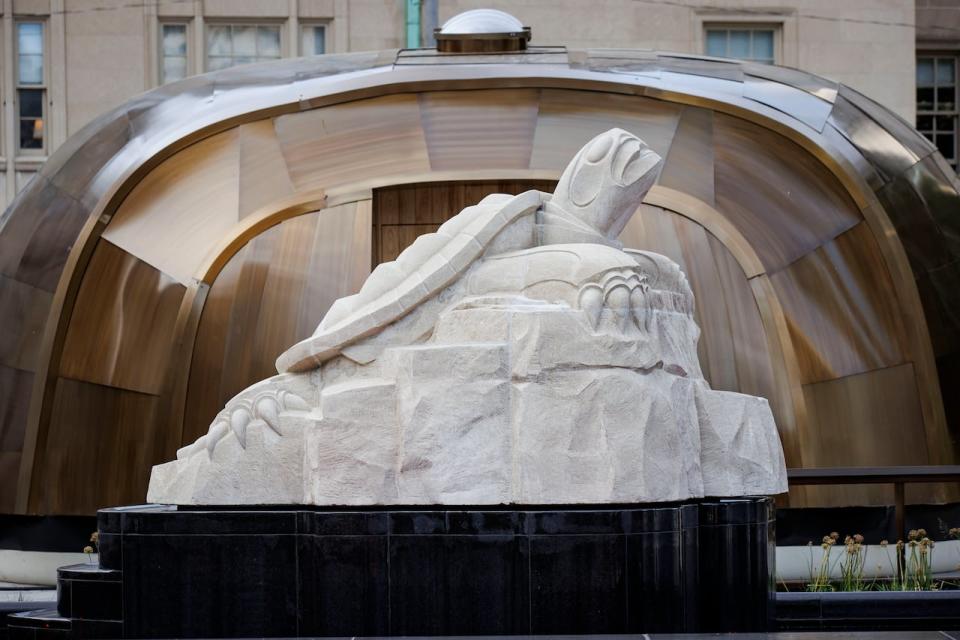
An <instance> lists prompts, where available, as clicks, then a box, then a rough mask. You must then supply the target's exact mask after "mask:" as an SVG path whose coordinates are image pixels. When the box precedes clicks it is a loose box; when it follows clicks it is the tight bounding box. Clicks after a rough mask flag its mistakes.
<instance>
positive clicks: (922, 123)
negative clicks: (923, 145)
mask: <svg viewBox="0 0 960 640" xmlns="http://www.w3.org/2000/svg"><path fill="white" fill-rule="evenodd" d="M917 129H919V130H920V131H932V130H933V116H917Z"/></svg>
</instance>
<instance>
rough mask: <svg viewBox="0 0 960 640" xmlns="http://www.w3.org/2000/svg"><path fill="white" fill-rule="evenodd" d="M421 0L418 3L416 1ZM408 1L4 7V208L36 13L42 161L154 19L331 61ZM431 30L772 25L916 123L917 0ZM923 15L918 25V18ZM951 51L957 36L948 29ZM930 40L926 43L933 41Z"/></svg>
mask: <svg viewBox="0 0 960 640" xmlns="http://www.w3.org/2000/svg"><path fill="white" fill-rule="evenodd" d="M425 3H427V2H426V0H425ZM917 3H918V4H917V7H916V19H917V21H918V22H919V23H920V24H921V28H923V27H924V25H926V32H934V35H941V36H942V35H943V30H942V29H941V30H940V33H939V34H937V33H936V31H937V29H936V26H937V25H938V24H943V23H944V21H950V20H952V21H953V22H952V23H953V24H954V25H956V26H957V27H958V28H960V10H958V5H957V3H956V0H917ZM404 4H405V3H404V1H403V0H141V1H139V2H129V0H0V11H2V12H3V24H4V30H3V32H0V46H2V51H0V54H2V55H0V60H3V59H4V58H7V59H8V61H5V62H4V64H3V65H2V74H3V77H4V81H3V86H2V88H0V96H2V97H4V117H3V131H2V135H0V140H2V143H3V148H2V151H0V174H2V175H3V176H6V177H5V178H4V180H5V182H4V184H3V189H2V190H0V193H2V194H4V197H3V198H0V199H2V203H0V204H3V205H4V206H5V205H6V204H7V202H9V200H10V199H11V198H12V196H13V194H14V193H15V191H16V190H17V188H18V187H19V186H20V185H22V184H23V183H24V181H25V178H24V176H26V177H29V175H31V174H32V172H33V171H35V169H36V166H37V164H38V163H39V162H40V161H42V159H43V158H42V157H37V156H34V157H30V158H19V157H18V153H17V151H16V148H15V145H14V143H13V138H14V134H15V111H14V109H15V105H14V103H13V102H12V101H11V100H7V99H6V96H8V95H12V94H13V93H14V87H13V84H12V82H13V80H12V77H11V76H12V74H13V65H12V63H11V61H9V58H12V52H13V48H12V40H13V38H12V35H13V33H14V32H13V25H14V24H15V20H16V19H17V18H18V17H24V16H31V15H33V16H38V17H40V18H42V19H43V20H44V21H45V24H46V36H47V54H48V55H47V68H48V72H47V75H48V100H49V105H48V113H47V117H46V121H45V123H44V126H45V130H46V135H47V136H48V143H47V152H52V151H53V150H55V148H56V147H57V146H58V145H59V144H62V142H63V141H64V140H65V139H66V138H67V137H68V136H69V135H72V134H73V133H76V132H77V131H78V130H79V129H80V128H82V127H83V126H84V125H85V124H86V123H88V122H89V121H90V120H92V119H93V118H95V117H96V116H97V115H98V114H100V113H103V112H105V111H107V110H109V109H111V108H112V107H114V106H116V105H118V104H120V103H122V102H123V101H125V100H127V99H129V98H130V97H132V96H134V95H136V94H138V93H140V92H143V91H145V90H148V89H150V88H152V87H155V86H157V84H158V81H159V72H158V66H159V61H158V54H157V50H158V47H159V43H158V33H159V25H160V23H161V22H162V21H170V20H175V21H181V22H184V23H186V24H187V25H188V39H189V42H190V49H191V52H190V60H189V69H190V71H191V72H192V73H202V72H203V71H204V30H205V25H206V24H209V22H211V21H224V20H232V19H236V20H239V21H251V22H254V21H266V22H271V23H276V24H280V25H282V47H283V53H284V55H285V56H294V55H298V43H299V33H300V26H301V25H303V24H309V23H318V22H319V23H326V24H327V25H328V29H327V48H328V51H331V52H343V51H362V50H377V49H388V48H399V47H402V46H404V44H405V41H404V33H405V31H404ZM436 4H437V6H438V17H439V23H440V24H442V23H443V21H444V20H446V19H447V18H449V17H451V16H452V15H454V14H456V13H458V12H460V11H464V10H466V9H472V8H478V7H492V8H500V9H504V10H506V11H509V12H511V13H513V14H514V15H516V16H517V17H518V18H520V20H522V21H523V22H524V24H527V25H529V26H531V27H532V28H533V34H534V43H536V44H565V45H567V46H569V47H572V48H588V47H631V48H649V49H661V50H670V51H679V52H688V53H702V52H703V51H704V42H703V33H704V26H705V25H707V24H711V23H718V24H720V23H742V22H752V23H756V24H762V25H772V26H774V27H775V28H776V29H777V32H778V38H777V40H778V41H777V60H778V62H779V63H781V64H785V65H788V66H794V67H799V68H801V69H805V70H808V71H811V72H813V73H817V74H821V75H824V76H827V77H829V78H833V79H836V80H839V81H841V82H844V83H846V84H849V85H850V86H852V87H854V88H856V89H859V90H860V91H862V92H864V93H865V94H867V95H869V96H871V97H873V98H874V99H876V100H878V101H879V102H881V103H883V104H885V105H887V106H888V107H890V108H892V109H893V110H895V111H896V112H897V113H899V114H900V115H901V116H903V117H904V118H905V119H906V120H908V121H910V122H912V121H913V118H914V93H915V92H914V73H915V71H914V66H915V43H914V38H915V30H914V28H913V27H912V25H913V23H914V19H915V8H914V2H913V0H781V1H780V2H779V3H772V2H770V0H669V2H667V1H664V0H591V1H589V2H584V1H583V0H436ZM924 20H926V22H924ZM951 33H952V35H953V38H954V43H953V45H951V46H956V40H957V34H956V32H951ZM931 39H935V38H931Z"/></svg>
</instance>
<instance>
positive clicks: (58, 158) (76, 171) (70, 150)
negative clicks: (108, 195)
mask: <svg viewBox="0 0 960 640" xmlns="http://www.w3.org/2000/svg"><path fill="white" fill-rule="evenodd" d="M130 138H131V133H130V122H129V120H128V119H127V116H126V114H125V113H122V112H119V113H118V112H117V111H110V112H107V113H105V114H103V115H101V116H99V117H97V118H96V119H94V121H93V122H91V123H89V124H87V125H86V126H85V127H84V128H83V129H81V130H80V131H79V132H77V133H76V134H74V135H72V136H70V137H69V138H67V140H66V141H65V142H64V143H63V144H62V145H61V146H60V147H58V148H57V153H55V154H53V156H51V158H50V159H49V160H47V161H46V162H44V163H43V167H42V168H41V169H40V175H42V176H44V177H45V178H47V179H49V181H50V183H51V184H54V185H56V186H57V187H58V188H59V189H61V190H62V191H63V192H65V193H69V194H72V195H73V196H74V197H75V198H77V199H79V200H81V201H83V202H84V203H85V204H86V206H87V207H89V208H90V209H93V208H94V207H95V206H96V203H97V201H98V200H99V196H101V195H102V191H101V190H98V189H94V188H91V187H92V185H93V184H94V182H95V180H96V179H97V177H98V174H100V173H101V172H104V171H105V172H106V173H107V174H110V173H111V172H110V168H109V167H108V166H107V165H108V162H107V161H108V159H110V158H112V157H114V156H116V155H118V154H120V153H121V152H122V150H123V149H124V147H125V146H126V145H127V144H129V143H130ZM112 177H115V176H112Z"/></svg>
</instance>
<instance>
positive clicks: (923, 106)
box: [917, 88, 933, 111]
mask: <svg viewBox="0 0 960 640" xmlns="http://www.w3.org/2000/svg"><path fill="white" fill-rule="evenodd" d="M917 110H918V111H933V89H931V88H921V89H917Z"/></svg>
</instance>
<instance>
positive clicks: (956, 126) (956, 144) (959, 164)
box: [914, 50, 960, 173]
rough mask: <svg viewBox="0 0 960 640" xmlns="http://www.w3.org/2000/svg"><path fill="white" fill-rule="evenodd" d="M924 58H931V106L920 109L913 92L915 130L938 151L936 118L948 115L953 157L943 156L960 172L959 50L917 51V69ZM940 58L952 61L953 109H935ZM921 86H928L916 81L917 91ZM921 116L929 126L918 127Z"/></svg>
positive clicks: (938, 131) (917, 99)
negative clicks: (927, 118)
mask: <svg viewBox="0 0 960 640" xmlns="http://www.w3.org/2000/svg"><path fill="white" fill-rule="evenodd" d="M925 58H927V59H931V60H933V84H932V85H930V86H929V88H932V89H933V108H932V109H924V110H921V109H920V100H919V97H918V96H917V95H916V94H915V95H914V104H915V106H916V121H915V122H914V125H915V126H916V128H917V131H918V132H920V134H921V135H922V136H924V137H925V138H927V139H928V140H930V142H931V144H933V146H935V147H937V150H938V151H939V150H940V148H939V147H938V146H937V134H938V133H941V131H940V130H939V128H938V127H937V118H938V117H948V118H951V119H952V120H953V129H952V131H951V133H952V134H953V158H947V157H946V156H944V160H946V162H947V164H949V165H951V166H952V167H953V169H954V171H956V172H958V173H960V104H958V102H960V51H943V50H922V51H917V56H916V67H917V69H919V66H920V61H921V60H922V59H925ZM940 59H950V60H952V61H953V109H949V110H943V111H940V110H938V109H937V106H938V102H939V98H938V96H937V89H938V88H939V87H938V84H937V61H938V60H940ZM921 88H928V87H927V85H924V86H923V87H921V86H920V84H919V82H917V83H916V90H917V92H919V90H920V89H921ZM923 117H929V118H930V120H931V123H932V126H931V128H929V129H927V128H924V129H921V128H920V118H923ZM941 155H942V152H941Z"/></svg>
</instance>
